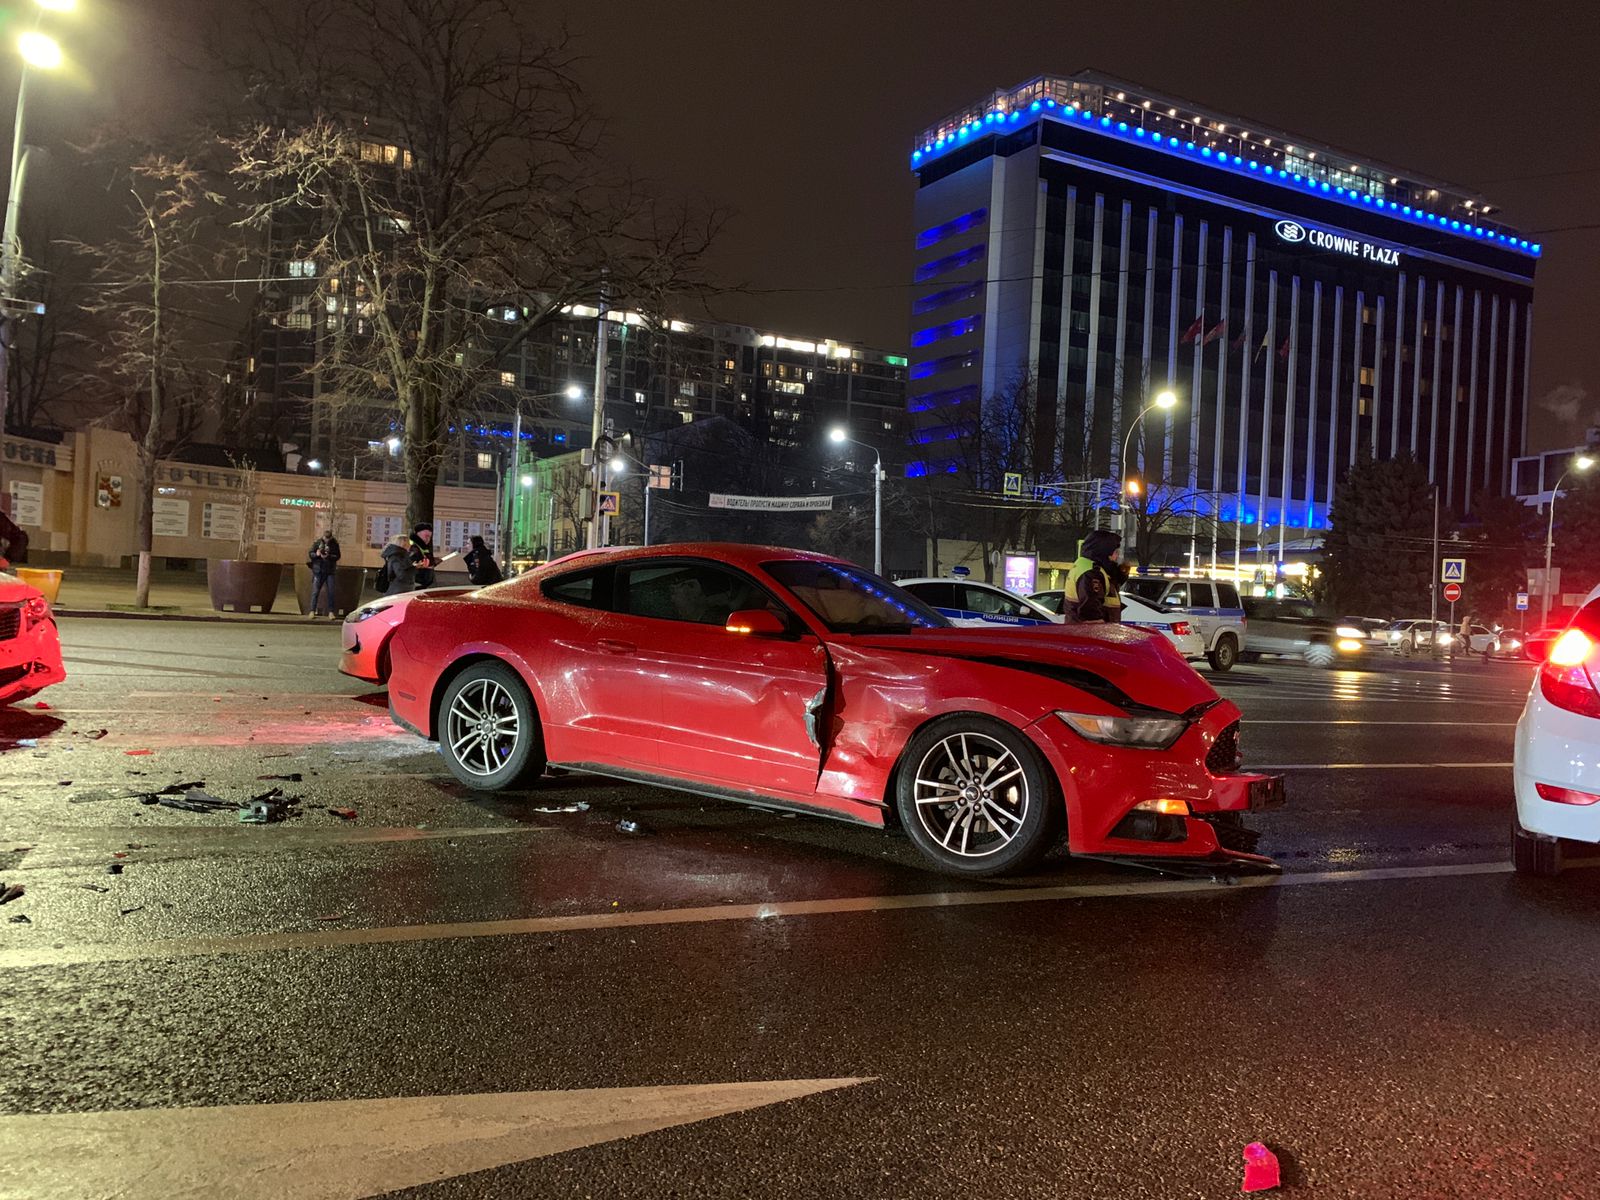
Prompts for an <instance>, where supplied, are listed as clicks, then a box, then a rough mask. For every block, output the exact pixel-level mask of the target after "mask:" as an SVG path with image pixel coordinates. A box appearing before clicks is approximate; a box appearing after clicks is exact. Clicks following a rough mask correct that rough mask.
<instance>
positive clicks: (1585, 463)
mask: <svg viewBox="0 0 1600 1200" xmlns="http://www.w3.org/2000/svg"><path fill="white" fill-rule="evenodd" d="M1594 463H1595V460H1594V459H1592V458H1590V457H1589V456H1588V455H1587V454H1580V455H1578V456H1577V457H1576V458H1574V459H1573V460H1572V465H1571V466H1569V467H1568V468H1567V469H1566V470H1565V471H1563V472H1561V477H1560V478H1559V479H1557V480H1556V485H1555V487H1553V488H1551V489H1550V519H1549V521H1548V522H1546V524H1545V529H1544V586H1543V587H1542V588H1540V589H1539V590H1540V591H1541V592H1542V593H1543V600H1542V602H1541V603H1540V606H1539V611H1540V617H1539V626H1540V628H1541V629H1542V628H1543V627H1544V626H1546V625H1548V624H1549V623H1550V551H1551V549H1552V548H1553V546H1554V545H1555V536H1556V497H1557V496H1559V495H1560V494H1561V485H1562V484H1563V483H1565V482H1566V481H1567V476H1568V475H1571V474H1572V473H1573V472H1574V471H1587V470H1588V469H1589V468H1590V467H1592V466H1594Z"/></svg>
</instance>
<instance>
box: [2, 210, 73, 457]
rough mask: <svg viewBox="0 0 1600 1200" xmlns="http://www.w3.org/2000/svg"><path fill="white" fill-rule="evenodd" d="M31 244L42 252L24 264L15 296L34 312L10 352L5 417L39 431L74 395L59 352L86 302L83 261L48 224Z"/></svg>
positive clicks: (18, 325)
mask: <svg viewBox="0 0 1600 1200" xmlns="http://www.w3.org/2000/svg"><path fill="white" fill-rule="evenodd" d="M30 240H31V241H32V244H34V245H37V246H38V247H39V250H38V253H37V254H35V255H32V256H30V257H29V259H28V260H27V261H26V262H24V263H23V264H22V267H21V271H20V273H19V286H18V289H17V290H18V292H19V294H22V295H25V296H26V297H27V303H28V305H30V306H32V307H33V309H34V311H29V312H27V313H26V314H24V315H23V316H21V317H19V318H17V319H16V320H15V321H14V323H13V326H12V340H11V344H10V345H9V346H8V347H7V350H8V352H9V353H10V356H11V362H10V365H9V370H8V378H9V379H10V381H11V406H10V409H9V411H8V412H7V414H6V415H7V420H8V422H9V424H10V425H11V426H12V427H13V428H17V429H31V428H37V427H38V426H39V425H40V424H41V423H42V422H43V421H44V420H46V419H47V418H49V417H50V415H51V412H50V410H51V408H52V407H53V406H54V405H55V404H57V403H58V402H59V401H61V400H62V399H63V398H65V397H66V396H67V395H68V394H69V393H70V391H71V380H70V375H71V372H70V371H69V370H66V369H63V368H64V364H63V362H62V359H63V357H64V356H63V355H62V354H61V353H59V352H60V351H61V350H62V349H63V345H62V344H63V342H64V341H65V340H66V339H64V338H63V337H62V331H63V330H64V329H65V328H66V327H67V326H68V325H69V324H70V321H71V314H72V312H73V310H74V309H76V308H77V307H78V306H79V305H80V304H81V303H82V300H83V280H82V278H81V265H80V261H79V260H78V259H77V258H76V257H75V256H74V255H73V254H72V253H71V251H70V249H69V248H68V247H67V246H65V245H64V244H63V243H61V242H60V241H59V240H57V239H56V237H55V236H54V233H53V232H52V229H51V226H50V224H49V223H46V224H45V225H44V226H43V228H42V229H41V230H40V233H39V236H38V237H37V238H36V239H30ZM58 419H59V418H58Z"/></svg>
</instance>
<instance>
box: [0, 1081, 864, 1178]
mask: <svg viewBox="0 0 1600 1200" xmlns="http://www.w3.org/2000/svg"><path fill="white" fill-rule="evenodd" d="M868 1082H871V1080H870V1079H867V1078H841V1079H773V1080H758V1081H752V1082H748V1083H746V1082H738V1083H701V1084H678V1085H672V1086H665V1087H618V1088H579V1089H574V1090H572V1091H548V1092H499V1093H493V1092H491V1093H485V1094H479V1095H464V1096H397V1097H394V1098H390V1099H377V1100H316V1101H309V1102H305V1103H300V1104H228V1105H217V1106H215V1107H209V1108H136V1109H123V1110H118V1111H112V1112H66V1113H32V1114H25V1115H21V1116H7V1117H0V1144H3V1145H4V1146H5V1147H6V1152H5V1154H4V1155H3V1156H0V1194H3V1195H6V1196H23V1195H28V1196H52V1197H55V1198H56V1200H91V1198H94V1200H102V1198H103V1197H107V1196H118V1197H124V1198H126V1200H141V1198H143V1197H150V1198H151V1200H170V1198H172V1197H210V1196H230V1197H237V1198H239V1200H254V1198H255V1197H262V1198H267V1197H272V1198H282V1200H336V1198H337V1200H346V1198H352V1200H353V1198H355V1197H361V1196H376V1195H379V1194H382V1193H388V1192H391V1191H397V1190H399V1189H401V1188H411V1187H419V1186H422V1185H425V1184H428V1183H437V1182H440V1181H442V1180H446V1179H451V1178H454V1177H456V1176H459V1175H467V1174H470V1173H472V1172H474V1171H487V1170H490V1169H492V1168H494V1167H503V1166H507V1165H509V1164H511V1163H517V1162H526V1161H528V1160H529V1159H534V1158H545V1157H547V1156H549V1155H552V1154H561V1153H563V1152H565V1151H567V1150H576V1149H578V1148H580V1147H583V1146H596V1145H600V1144H601V1143H603V1142H611V1141H617V1140H620V1139H622V1138H630V1137H637V1136H638V1135H640V1134H644V1133H651V1132H654V1131H655V1130H658V1129H670V1128H672V1127H673V1126H675V1125H689V1124H693V1123H694V1122H697V1121H706V1120H710V1119H712V1118H714V1117H723V1116H728V1115H730V1114H732V1113H738V1112H747V1111H749V1110H751V1109H755V1108H764V1107H766V1106H767V1105H772V1104H782V1103H785V1102H788V1101H792V1100H799V1099H802V1098H803V1097H806V1096H815V1095H818V1094H820V1093H822V1092H831V1091H837V1090H839V1089H841V1088H849V1087H855V1086H856V1085H857V1084H862V1083H868Z"/></svg>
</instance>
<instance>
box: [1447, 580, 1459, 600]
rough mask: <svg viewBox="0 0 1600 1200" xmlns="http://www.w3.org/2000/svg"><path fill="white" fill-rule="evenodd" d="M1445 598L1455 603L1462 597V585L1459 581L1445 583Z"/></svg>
mask: <svg viewBox="0 0 1600 1200" xmlns="http://www.w3.org/2000/svg"><path fill="white" fill-rule="evenodd" d="M1444 598H1445V599H1446V600H1448V601H1449V602H1450V603H1451V604H1454V603H1455V602H1456V601H1457V600H1459V599H1461V585H1460V584H1459V583H1447V584H1445V585H1444Z"/></svg>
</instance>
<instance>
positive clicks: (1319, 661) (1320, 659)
mask: <svg viewBox="0 0 1600 1200" xmlns="http://www.w3.org/2000/svg"><path fill="white" fill-rule="evenodd" d="M1336 657H1337V656H1336V655H1335V654H1334V652H1333V647H1332V646H1330V645H1328V643H1327V642H1313V643H1312V644H1311V645H1309V646H1307V647H1306V662H1307V664H1308V665H1310V666H1313V667H1324V668H1326V667H1331V666H1333V663H1334V659H1335V658H1336Z"/></svg>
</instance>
